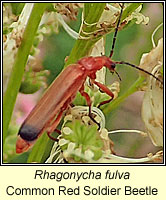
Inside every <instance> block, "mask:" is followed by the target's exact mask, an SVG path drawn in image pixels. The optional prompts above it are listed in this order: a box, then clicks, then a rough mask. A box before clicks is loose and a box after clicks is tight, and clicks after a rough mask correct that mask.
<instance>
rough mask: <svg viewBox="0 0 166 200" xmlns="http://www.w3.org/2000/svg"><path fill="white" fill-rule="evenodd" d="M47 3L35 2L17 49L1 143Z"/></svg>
mask: <svg viewBox="0 0 166 200" xmlns="http://www.w3.org/2000/svg"><path fill="white" fill-rule="evenodd" d="M47 5H48V4H47V3H35V4H34V7H33V9H32V12H31V15H30V18H29V20H28V23H27V26H26V28H25V31H24V34H23V38H22V42H21V45H20V47H19V49H18V52H17V55H16V58H15V62H14V64H13V68H12V72H11V75H10V79H9V82H8V87H7V90H6V92H5V94H4V98H3V143H4V142H5V138H6V136H7V131H8V126H9V123H10V120H11V116H12V112H13V108H14V105H15V101H16V97H17V94H18V92H19V88H20V85H21V80H22V77H23V74H24V68H25V65H26V62H27V59H28V56H29V53H30V49H31V46H32V44H33V40H34V37H35V34H36V31H37V28H38V26H39V23H40V20H41V17H42V15H43V13H44V10H45V8H46V7H47Z"/></svg>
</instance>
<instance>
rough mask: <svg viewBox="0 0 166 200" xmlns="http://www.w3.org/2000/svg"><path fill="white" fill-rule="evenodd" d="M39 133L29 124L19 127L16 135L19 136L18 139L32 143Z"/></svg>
mask: <svg viewBox="0 0 166 200" xmlns="http://www.w3.org/2000/svg"><path fill="white" fill-rule="evenodd" d="M39 133H40V130H38V129H37V128H35V127H32V126H31V125H29V124H24V125H23V126H22V127H21V129H20V131H19V133H18V135H20V137H21V138H22V139H24V140H27V141H33V140H35V139H37V137H38V135H39Z"/></svg>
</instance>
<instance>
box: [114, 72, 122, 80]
mask: <svg viewBox="0 0 166 200" xmlns="http://www.w3.org/2000/svg"><path fill="white" fill-rule="evenodd" d="M114 72H115V73H116V75H117V76H118V78H119V80H120V81H121V80H122V79H121V77H120V75H119V74H118V72H117V71H116V70H114Z"/></svg>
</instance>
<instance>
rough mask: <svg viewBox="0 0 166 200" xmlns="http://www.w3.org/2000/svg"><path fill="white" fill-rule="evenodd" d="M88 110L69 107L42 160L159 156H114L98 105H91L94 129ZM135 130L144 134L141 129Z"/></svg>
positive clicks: (127, 160) (159, 154)
mask: <svg viewBox="0 0 166 200" xmlns="http://www.w3.org/2000/svg"><path fill="white" fill-rule="evenodd" d="M88 110H89V108H88V107H85V106H75V107H73V108H71V109H70V111H69V113H68V114H67V115H66V116H65V118H64V123H63V125H62V129H61V131H62V134H61V135H60V136H59V138H58V139H59V141H58V142H55V144H54V146H53V148H52V151H51V153H50V156H49V158H48V159H47V160H46V163H61V162H69V163H142V162H148V161H156V160H160V159H161V157H162V151H160V152H157V153H156V154H155V155H152V154H149V155H147V157H145V158H139V159H135V158H125V157H121V156H117V155H115V152H114V149H113V146H114V144H113V141H112V140H111V139H110V138H109V134H110V133H112V132H108V130H107V129H106V128H105V117H104V115H103V113H102V112H101V110H99V109H98V108H95V107H93V108H92V114H93V117H94V119H95V120H96V122H98V123H99V124H100V129H98V128H99V127H98V126H97V125H96V123H94V121H92V120H91V119H90V117H89V116H88V112H89V111H88ZM114 132H115V131H114ZM117 132H118V131H117ZM121 132H123V131H121ZM124 132H125V131H124ZM126 132H130V131H128V130H127V131H126ZM132 132H134V131H133V130H132ZM135 132H137V133H140V134H141V135H142V136H146V134H145V133H142V132H141V131H135Z"/></svg>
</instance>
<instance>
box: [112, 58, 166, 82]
mask: <svg viewBox="0 0 166 200" xmlns="http://www.w3.org/2000/svg"><path fill="white" fill-rule="evenodd" d="M115 64H120V65H122V64H126V65H128V66H130V67H133V68H136V69H138V70H140V71H142V72H144V73H146V74H148V75H150V76H152V77H153V78H155V79H156V80H157V81H159V82H160V83H162V84H163V82H162V81H161V80H160V79H159V78H158V77H156V76H155V75H154V74H151V73H150V72H148V71H146V70H144V69H142V68H140V67H138V66H136V65H133V64H131V63H128V62H124V61H120V62H117V61H115Z"/></svg>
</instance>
